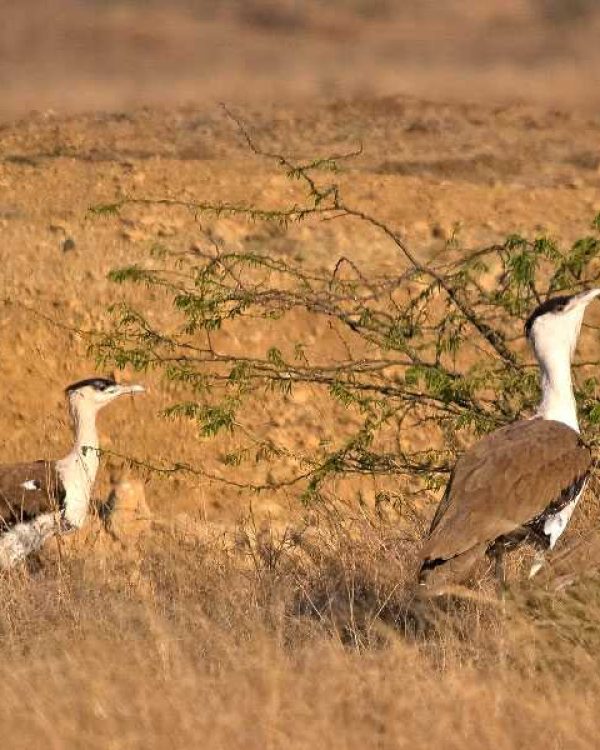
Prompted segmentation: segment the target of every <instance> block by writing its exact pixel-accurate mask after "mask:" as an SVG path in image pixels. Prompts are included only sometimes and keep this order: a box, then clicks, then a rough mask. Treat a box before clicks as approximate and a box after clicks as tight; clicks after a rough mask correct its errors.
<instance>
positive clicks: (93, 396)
mask: <svg viewBox="0 0 600 750" xmlns="http://www.w3.org/2000/svg"><path fill="white" fill-rule="evenodd" d="M144 390H145V388H144V387H143V386H141V385H126V384H124V383H117V382H116V381H114V380H111V379H110V378H87V379H86V380H79V381H78V382H77V383H72V384H71V385H70V386H68V387H67V388H66V389H65V394H66V396H67V398H68V400H69V404H70V406H71V408H72V409H75V410H77V411H81V410H82V409H86V410H91V411H93V412H98V411H100V409H102V408H103V407H104V406H106V405H107V404H110V403H111V401H114V400H115V399H117V398H119V396H125V395H127V394H128V393H131V394H134V393H143V392H144Z"/></svg>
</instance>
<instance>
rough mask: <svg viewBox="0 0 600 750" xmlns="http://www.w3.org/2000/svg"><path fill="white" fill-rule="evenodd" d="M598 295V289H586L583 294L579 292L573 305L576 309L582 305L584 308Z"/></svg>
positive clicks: (599, 292)
mask: <svg viewBox="0 0 600 750" xmlns="http://www.w3.org/2000/svg"><path fill="white" fill-rule="evenodd" d="M599 295H600V289H586V291H585V292H580V293H579V294H577V295H576V296H575V304H576V305H577V307H579V306H580V305H583V306H584V307H586V306H587V305H589V303H590V302H591V301H592V300H593V299H596V297H598V296H599Z"/></svg>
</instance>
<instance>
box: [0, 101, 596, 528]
mask: <svg viewBox="0 0 600 750" xmlns="http://www.w3.org/2000/svg"><path fill="white" fill-rule="evenodd" d="M238 111H240V112H243V115H244V117H245V118H246V120H247V121H248V122H249V123H250V125H251V127H252V129H253V132H254V133H255V135H256V138H257V139H258V140H259V142H260V143H261V144H263V145H264V146H265V147H268V148H270V149H273V150H277V149H280V150H285V151H286V152H288V153H292V154H294V155H296V156H304V157H307V156H314V155H318V154H327V153H331V152H332V151H339V150H343V149H345V148H351V147H352V146H353V145H355V144H356V143H357V142H358V141H361V142H362V143H363V145H364V153H363V155H362V156H361V157H359V158H358V159H357V160H355V161H354V162H352V163H351V164H350V165H349V166H348V167H347V169H346V171H345V172H344V173H342V174H341V175H340V176H339V179H340V182H341V185H342V187H343V189H344V191H345V194H346V196H347V197H348V198H351V199H352V201H353V202H354V203H355V204H358V205H360V206H362V207H364V208H365V209H366V210H368V211H370V212H372V213H374V214H376V215H378V216H380V217H381V218H383V219H384V220H386V221H388V222H390V223H391V224H392V225H393V226H394V227H397V228H398V229H400V230H401V231H403V232H404V233H405V236H406V239H407V241H408V242H409V243H410V244H411V246H412V247H413V248H414V249H415V251H416V252H417V253H420V254H421V255H422V257H428V255H429V254H430V253H432V252H439V251H440V250H442V249H443V247H444V238H445V237H447V236H448V235H449V233H450V232H451V231H452V228H453V226H454V225H456V224H460V226H461V234H460V236H461V239H462V241H463V243H464V245H465V246H467V247H470V246H474V245H476V244H479V243H487V242H490V241H493V240H496V239H500V238H502V237H504V236H506V234H507V233H510V232H516V231H520V232H524V233H529V234H531V233H536V232H541V231H543V232H547V233H550V234H551V235H554V236H556V237H557V238H560V239H563V240H566V241H569V240H571V239H573V238H575V237H577V236H580V235H581V233H583V232H585V231H586V230H587V228H588V226H589V223H590V221H591V219H592V217H593V216H594V214H595V213H597V212H598V211H600V171H599V166H598V165H599V161H600V157H598V152H597V143H598V138H599V136H600V117H593V116H590V115H587V114H577V113H572V112H571V113H568V112H559V111H554V110H553V111H547V110H544V109H539V108H535V107H532V106H527V107H526V106H522V105H514V106H505V107H489V106H484V105H457V104H432V103H428V102H423V101H419V100H416V99H412V98H406V97H397V98H378V99H359V100H342V101H338V102H334V103H330V104H324V103H320V102H318V101H315V102H313V103H311V105H310V107H308V108H307V107H304V106H302V107H300V106H298V107H292V106H287V105H285V106H284V105H281V106H272V107H269V108H267V107H261V108H255V109H252V108H246V109H244V110H238ZM295 191H296V192H295ZM124 194H133V195H137V196H146V197H164V196H171V197H181V196H184V197H188V198H190V197H194V198H196V199H198V200H213V201H214V200H237V201H242V200H243V201H247V202H253V203H257V204H261V205H285V204H288V203H290V202H292V201H293V200H295V199H297V198H298V194H297V188H296V187H294V186H293V185H290V183H289V181H287V180H286V179H285V178H283V177H282V176H281V175H280V173H279V172H278V171H277V168H276V166H275V165H274V164H273V163H272V162H269V161H268V160H264V159H260V158H258V157H255V156H253V155H252V154H250V153H249V152H248V150H247V148H246V146H245V145H244V143H243V141H242V139H241V138H240V136H239V133H237V132H236V131H235V128H234V127H233V126H232V123H231V121H230V120H228V119H227V118H226V117H225V116H224V114H223V113H222V111H221V110H220V109H219V108H217V107H215V108H212V107H211V108H206V109H201V108H192V107H189V108H180V109H177V110H166V109H151V108H146V109H140V110H131V111H129V112H127V113H120V114H118V115H117V114H106V113H103V114H89V115H76V116H70V117H64V116H63V117H59V116H56V115H51V114H46V115H35V116H28V117H26V118H24V119H21V120H18V121H14V122H11V123H8V124H6V125H5V126H4V127H3V128H2V130H1V131H0V227H1V231H2V242H1V245H0V254H1V255H0V257H1V261H2V269H3V273H2V278H1V281H0V287H1V296H2V298H3V299H5V300H6V302H5V303H4V305H3V308H2V316H1V318H0V361H1V362H2V368H1V371H0V377H1V380H2V392H3V393H4V394H6V400H5V402H4V407H3V409H2V411H1V413H0V435H1V438H0V455H1V457H2V460H4V461H11V460H17V459H21V458H36V457H39V456H44V455H57V454H60V453H61V452H62V451H64V450H65V449H66V447H67V444H68V441H69V427H68V422H67V418H66V414H65V410H64V406H63V403H62V388H63V387H64V385H66V384H67V383H68V382H71V381H72V380H75V379H78V378H79V377H83V376H87V375H88V374H89V373H92V372H94V371H95V364H94V362H93V361H92V360H91V359H90V357H89V355H88V353H87V343H86V342H85V341H84V340H81V339H80V338H78V337H77V336H76V335H74V334H73V333H70V332H68V331H66V330H63V329H61V328H60V327H57V326H56V325H54V324H52V323H50V322H48V320H47V319H46V318H45V317H40V316H39V315H36V314H35V313H34V312H32V311H31V310H34V311H38V312H39V313H42V314H43V316H47V317H49V318H51V319H53V320H55V321H58V322H59V323H63V324H66V325H68V326H75V327H80V328H84V329H90V328H94V327H98V326H102V325H103V324H105V322H106V320H107V312H106V311H107V307H108V306H109V305H110V304H111V303H114V302H115V301H116V300H118V299H119V297H120V295H122V294H123V291H122V289H120V288H118V287H116V286H115V285H114V284H112V283H111V282H109V281H107V279H106V274H107V272H108V271H109V270H110V269H111V268H112V267H114V266H115V265H119V264H124V263H130V262H132V261H136V260H143V261H147V259H148V252H149V249H150V247H151V246H152V244H153V243H154V242H156V241H160V242H163V243H166V244H168V246H169V247H171V248H174V249H186V248H188V247H190V245H191V244H193V243H194V242H203V241H204V240H203V238H202V236H201V234H200V231H199V227H198V224H197V223H196V222H195V220H194V217H193V216H192V215H190V214H188V213H186V212H182V211H168V210H164V209H155V208H149V209H144V210H141V209H135V210H133V209H132V210H129V211H128V212H126V213H125V214H124V215H123V217H121V218H90V216H89V215H88V214H87V208H88V207H89V206H90V205H93V204H96V203H101V202H107V201H108V202H110V201H112V200H115V199H116V198H118V197H120V196H122V195H124ZM212 228H213V231H214V232H215V233H216V234H217V235H218V236H219V237H221V238H222V239H223V241H225V242H227V243H230V244H231V245H232V246H237V247H244V246H247V245H248V243H252V242H253V243H257V242H258V243H259V244H260V246H261V247H265V248H269V249H271V250H272V251H274V252H279V253H283V254H287V255H291V256H292V257H294V258H302V259H303V261H304V262H305V263H307V264H310V265H315V266H318V267H326V268H331V267H332V266H333V264H334V263H335V260H336V258H337V257H339V256H340V255H341V254H344V255H347V256H349V257H351V258H352V259H353V260H355V261H356V262H357V263H359V264H360V265H361V267H362V268H363V269H365V270H366V271H367V272H369V271H370V270H377V269H389V268H392V267H397V265H398V264H399V263H400V259H399V258H398V256H397V255H396V252H395V250H394V249H393V248H392V247H390V246H389V245H388V244H386V242H385V241H384V240H383V239H382V238H381V237H379V236H376V235H374V234H371V233H369V232H367V231H366V230H365V229H364V227H360V226H355V225H352V224H351V223H343V222H329V223H327V224H306V225H302V226H300V227H292V228H291V229H290V230H289V232H288V233H287V234H284V235H281V234H277V233H273V232H271V231H270V230H269V229H268V228H267V227H263V226H260V225H253V226H249V225H248V224H246V223H244V222H242V221H237V220H236V221H234V220H232V219H227V220H223V221H221V222H219V223H215V224H213V225H212ZM65 240H72V241H73V242H74V247H72V248H71V249H68V250H66V251H65V250H64V249H63V248H65V247H69V245H70V244H71V243H67V245H65V244H64V243H65ZM145 294H147V293H146V292H144V291H143V290H140V291H136V292H135V293H133V296H132V299H133V301H134V302H136V303H138V304H140V306H142V307H143V306H144V305H145V304H146V302H148V298H147V297H145V296H144V295H145ZM26 308H27V309H26ZM164 315H165V320H167V319H168V317H169V315H170V313H169V312H168V311H165V312H164ZM294 325H295V326H297V327H298V330H297V333H298V334H299V335H300V334H301V335H302V336H303V337H304V338H305V339H306V340H307V341H308V342H309V343H310V346H311V347H312V348H313V352H315V353H318V351H319V347H322V348H323V350H326V348H327V347H328V346H331V341H328V339H327V337H322V336H321V331H320V330H319V328H318V327H317V326H316V324H315V322H314V321H308V320H304V319H297V320H295V322H294ZM240 345H250V344H248V343H247V342H244V341H242V342H241V344H240ZM252 345H254V346H258V347H260V346H262V345H263V343H262V341H261V340H258V341H253V342H252ZM583 355H585V352H583ZM143 379H144V381H145V382H146V383H147V384H149V385H150V387H151V392H150V394H149V395H148V396H147V397H146V398H144V399H143V400H142V399H138V400H136V401H135V403H133V402H131V403H120V404H118V405H113V406H112V407H111V408H110V410H107V413H105V414H103V415H102V417H101V430H102V434H103V436H104V441H105V442H104V445H105V446H106V447H108V448H111V449H113V450H115V451H117V452H124V453H128V454H130V455H134V456H136V457H140V458H145V459H152V460H156V461H160V460H166V461H172V460H182V459H185V460H189V461H190V462H195V463H198V462H200V463H201V465H202V466H203V467H204V468H206V469H208V470H211V471H212V470H214V471H217V470H219V468H220V467H221V463H220V459H221V458H222V456H223V451H224V450H225V448H226V446H225V445H224V444H223V443H222V442H219V441H217V442H216V443H213V442H211V441H207V440H202V439H199V438H198V436H197V435H196V434H195V432H194V430H193V428H192V427H191V426H190V425H186V424H184V423H182V422H172V421H171V422H169V421H165V420H164V419H162V418H161V417H160V416H159V412H160V411H161V410H162V409H163V408H165V407H166V406H168V404H169V403H172V401H173V400H174V399H175V398H176V397H177V396H178V395H179V396H181V393H180V392H177V391H176V390H175V389H174V387H173V386H172V385H170V386H167V385H165V384H164V383H162V382H161V381H160V380H159V379H158V378H157V376H155V375H153V374H148V375H145V376H143ZM257 409H260V418H261V419H262V420H264V423H265V424H266V425H270V429H272V430H273V431H274V433H276V434H277V436H278V438H279V439H281V440H282V441H284V442H285V441H288V443H289V444H290V445H294V446H304V447H310V446H311V445H316V444H318V441H319V440H320V439H322V438H324V437H325V436H332V435H333V436H334V437H335V434H336V421H335V419H336V415H334V414H332V413H329V412H327V413H324V412H323V411H322V410H321V405H320V404H319V403H318V401H315V399H314V398H312V397H311V395H310V394H308V393H304V394H302V392H299V394H298V396H297V398H295V399H293V400H292V403H290V404H288V408H287V411H286V412H285V413H283V414H282V413H280V412H279V411H278V410H277V409H276V408H275V407H274V406H273V407H270V406H269V404H268V403H266V404H260V405H258V404H257ZM274 409H275V410H274ZM106 484H107V482H106V473H104V475H103V480H102V483H101V485H100V493H102V492H105V491H106ZM355 489H356V488H355ZM147 497H148V502H149V504H150V505H151V507H153V508H154V509H155V510H157V509H160V512H161V513H164V514H166V515H171V514H176V513H178V512H181V511H184V510H185V511H194V512H199V513H201V514H203V515H204V516H205V517H208V518H209V519H210V520H214V521H218V522H220V521H223V522H230V521H231V520H233V519H234V518H236V516H237V515H238V513H239V512H240V510H242V509H245V508H246V507H247V502H248V497H243V496H240V495H239V494H238V493H237V491H232V490H227V491H225V490H224V489H223V488H222V487H220V486H215V485H211V484H209V483H206V482H191V481H189V480H186V479H183V478H181V479H175V480H170V481H165V480H159V479H157V478H153V479H151V480H149V484H148V486H147ZM292 499H293V497H292V496H277V497H266V496H261V498H259V499H258V500H256V501H255V502H256V503H257V506H258V508H259V509H262V510H267V509H268V510H270V511H271V512H272V513H273V514H274V515H276V516H277V515H278V516H281V515H285V513H286V511H285V507H286V503H288V502H289V501H291V500H292Z"/></svg>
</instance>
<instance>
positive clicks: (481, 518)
mask: <svg viewBox="0 0 600 750" xmlns="http://www.w3.org/2000/svg"><path fill="white" fill-rule="evenodd" d="M591 464H592V456H591V453H590V451H589V449H588V448H587V447H586V446H585V444H584V443H583V441H582V440H581V437H580V435H579V433H577V432H576V431H575V430H573V429H571V428H570V427H567V426H566V425H564V424H562V423H561V422H554V421H551V420H545V419H531V420H527V421H522V422H516V423H514V424H512V425H508V426H507V427H503V428H502V429H500V430H497V431H496V432H493V433H491V434H490V435H487V436H486V437H484V438H483V439H482V440H480V441H479V442H478V443H477V444H476V445H474V446H473V447H472V448H471V449H470V450H468V451H467V452H466V453H465V454H464V455H463V456H462V457H461V458H460V459H459V460H458V462H457V464H456V466H455V468H454V471H453V473H452V477H451V479H450V482H449V483H448V487H447V488H446V493H445V495H444V497H443V499H442V501H441V503H440V506H439V508H438V510H437V512H436V514H435V517H434V520H433V523H432V525H431V530H430V533H429V538H428V539H427V541H426V542H425V545H424V547H423V551H422V555H421V556H422V559H423V561H425V562H427V561H433V560H448V559H450V558H452V557H455V556H456V555H460V554H462V553H463V552H465V551H466V550H468V549H471V548H472V547H474V546H475V545H478V544H482V543H485V542H488V543H491V542H492V541H494V539H497V538H498V537H499V536H502V535H503V534H508V533H509V532H511V531H514V530H515V529H517V528H519V527H520V526H523V524H526V523H528V522H530V521H532V520H533V519H534V518H536V517H537V516H538V515H539V514H540V513H543V512H544V511H545V510H546V509H547V508H548V507H549V506H550V505H552V503H553V502H554V501H556V500H558V499H559V498H560V496H561V495H562V494H563V493H564V492H565V491H567V490H568V489H569V487H570V486H571V485H572V484H573V483H574V481H575V480H577V479H581V478H582V477H584V476H586V475H587V474H588V473H589V471H590V468H591Z"/></svg>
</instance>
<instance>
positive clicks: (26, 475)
mask: <svg viewBox="0 0 600 750" xmlns="http://www.w3.org/2000/svg"><path fill="white" fill-rule="evenodd" d="M64 494H65V492H64V488H63V486H62V482H61V481H60V478H59V477H58V475H57V473H56V469H55V467H54V463H53V462H50V461H35V462H33V463H23V464H12V465H8V466H0V533H2V531H3V530H5V529H7V528H10V527H11V526H14V524H16V523H19V522H21V521H27V520H30V519H32V518H35V517H36V516H37V515H39V514H41V513H48V512H52V511H56V510H58V509H59V508H60V505H61V503H62V501H63V500H64Z"/></svg>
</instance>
